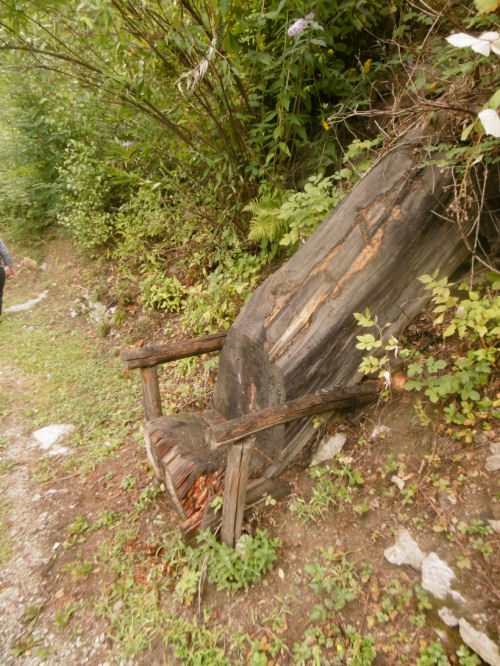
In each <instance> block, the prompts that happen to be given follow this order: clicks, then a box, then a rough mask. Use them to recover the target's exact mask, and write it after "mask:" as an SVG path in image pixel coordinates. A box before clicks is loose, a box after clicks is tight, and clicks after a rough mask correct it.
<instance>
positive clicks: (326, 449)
mask: <svg viewBox="0 0 500 666" xmlns="http://www.w3.org/2000/svg"><path fill="white" fill-rule="evenodd" d="M346 441H347V436H346V435H345V434H344V433H343V432H337V433H336V434H335V435H333V437H330V438H329V439H328V440H326V441H325V440H323V441H322V442H320V444H319V446H318V450H317V451H316V453H315V454H314V456H313V459H312V461H313V463H314V464H318V463H321V462H324V461H326V460H331V459H332V458H333V457H334V456H335V455H337V453H340V451H342V448H343V446H344V444H345V443H346Z"/></svg>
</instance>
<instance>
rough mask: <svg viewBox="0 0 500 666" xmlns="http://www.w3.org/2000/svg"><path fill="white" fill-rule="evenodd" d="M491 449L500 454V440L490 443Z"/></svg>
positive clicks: (495, 453) (495, 454)
mask: <svg viewBox="0 0 500 666" xmlns="http://www.w3.org/2000/svg"><path fill="white" fill-rule="evenodd" d="M490 451H491V452H492V454H493V455H494V456H497V455H500V442H493V443H492V444H490Z"/></svg>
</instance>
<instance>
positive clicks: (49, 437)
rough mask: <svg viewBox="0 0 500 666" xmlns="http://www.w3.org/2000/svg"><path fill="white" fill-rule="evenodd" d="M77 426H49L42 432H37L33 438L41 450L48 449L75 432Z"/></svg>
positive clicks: (41, 430) (42, 429)
mask: <svg viewBox="0 0 500 666" xmlns="http://www.w3.org/2000/svg"><path fill="white" fill-rule="evenodd" d="M74 429H75V426H74V425H72V424H66V423H65V424H60V425H49V426H45V428H40V430H35V432H34V433H33V437H34V438H35V439H36V441H37V442H38V443H39V444H40V448H42V449H48V448H50V447H51V446H52V444H54V443H55V442H57V440H59V439H61V438H62V437H65V436H66V435H69V434H70V433H72V432H73V430H74Z"/></svg>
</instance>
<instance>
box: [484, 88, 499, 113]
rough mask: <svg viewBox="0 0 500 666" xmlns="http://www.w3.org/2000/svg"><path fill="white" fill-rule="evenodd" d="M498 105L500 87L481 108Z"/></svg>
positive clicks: (491, 107)
mask: <svg viewBox="0 0 500 666" xmlns="http://www.w3.org/2000/svg"><path fill="white" fill-rule="evenodd" d="M499 106H500V88H499V89H498V90H497V91H496V92H494V93H493V95H492V96H491V97H490V98H489V100H488V101H487V102H486V104H485V105H484V107H483V109H497V108H498V107H499Z"/></svg>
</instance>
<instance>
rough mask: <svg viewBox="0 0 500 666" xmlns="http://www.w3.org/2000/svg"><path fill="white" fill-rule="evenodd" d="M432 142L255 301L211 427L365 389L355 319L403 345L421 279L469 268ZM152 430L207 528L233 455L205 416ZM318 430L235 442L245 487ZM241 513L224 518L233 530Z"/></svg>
mask: <svg viewBox="0 0 500 666" xmlns="http://www.w3.org/2000/svg"><path fill="white" fill-rule="evenodd" d="M429 142H430V138H429V137H425V136H422V135H421V134H420V135H419V136H416V135H415V134H412V135H409V136H407V137H406V139H405V140H403V141H402V142H401V143H400V144H399V145H398V146H397V147H396V148H395V149H394V150H392V151H391V152H389V153H388V154H386V155H385V157H384V158H383V159H381V160H380V162H379V163H378V164H377V165H376V166H374V167H373V168H372V170H371V171H370V172H369V173H368V174H367V175H366V176H365V177H364V178H363V179H362V180H361V181H360V182H359V183H358V185H357V186H356V187H355V188H354V189H353V191H352V192H351V193H350V194H349V196H347V197H346V199H345V200H344V201H343V202H342V203H341V204H340V205H339V206H338V207H337V208H336V209H335V210H334V211H333V212H332V214H331V215H330V216H329V217H328V219H326V220H325V221H324V222H323V223H322V225H321V226H320V227H319V228H318V229H317V230H316V232H315V233H314V234H313V235H312V236H311V237H310V238H309V239H308V240H307V242H306V243H305V244H304V245H303V246H302V247H301V248H300V250H299V251H298V252H297V253H296V254H295V255H294V256H293V257H292V258H291V259H290V261H288V262H287V263H286V264H285V265H284V266H283V267H282V268H281V269H280V270H278V271H277V272H276V273H275V274H273V275H272V276H271V277H269V278H268V279H267V280H266V281H265V282H264V283H263V284H262V285H261V286H260V287H259V288H258V289H257V290H256V291H255V292H254V294H253V295H252V297H251V298H250V299H249V301H248V302H247V304H246V305H245V306H244V308H243V309H242V311H241V313H240V315H239V316H238V318H237V319H236V321H235V323H234V324H233V325H232V326H231V328H230V329H229V332H228V335H227V338H226V342H225V344H224V347H223V349H222V352H221V357H220V362H219V370H218V377H217V384H216V393H215V416H214V415H213V414H212V415H211V417H210V418H208V421H209V422H210V423H212V422H213V419H214V418H215V419H216V420H217V419H218V420H219V421H220V422H223V421H229V420H232V419H238V418H239V417H241V416H243V415H246V414H249V413H251V412H256V411H260V410H263V409H266V408H273V407H276V406H279V405H283V403H285V402H289V401H291V400H294V399H296V398H299V397H301V396H306V395H307V394H311V393H314V392H318V391H321V390H332V389H334V388H335V387H336V386H341V387H348V386H353V385H355V384H357V383H359V381H360V380H361V375H360V373H359V371H358V366H359V363H360V361H361V357H362V355H363V353H362V352H360V351H359V350H357V349H356V335H359V334H360V333H361V332H362V331H361V329H360V328H359V327H358V326H357V325H356V321H355V319H354V317H353V313H354V312H362V311H364V310H365V308H367V307H368V308H370V310H371V312H372V313H373V314H374V315H377V317H378V322H379V324H380V325H381V326H384V325H385V324H386V323H389V324H390V326H389V327H388V328H387V329H386V330H385V332H386V334H387V335H390V334H393V335H395V336H398V335H399V334H400V333H401V331H402V330H403V329H404V328H405V326H406V325H407V324H408V323H410V321H411V320H412V319H413V318H414V317H415V316H416V315H417V314H418V313H419V312H420V311H421V310H422V308H423V307H424V306H425V305H426V303H427V302H428V300H429V295H428V293H427V292H424V290H423V287H422V285H421V284H420V282H419V281H418V280H417V278H418V276H420V275H422V274H423V273H431V272H433V271H434V270H436V269H439V270H440V272H441V274H442V275H449V274H450V273H451V272H453V271H454V270H455V269H456V268H457V267H458V266H459V265H460V264H461V263H462V262H463V260H464V259H465V257H466V256H467V250H466V248H465V246H464V245H463V243H462V240H461V236H460V232H459V230H458V228H457V227H456V226H455V225H453V224H451V223H448V222H446V221H445V220H444V219H443V217H439V216H438V215H436V214H435V213H443V212H444V211H445V209H446V205H447V202H448V201H449V199H450V197H451V194H452V192H451V174H450V172H447V171H444V170H441V169H439V168H437V167H433V166H427V167H425V168H421V167H420V162H421V158H422V155H421V151H420V148H421V147H422V146H423V145H425V144H426V143H429ZM193 419H194V420H193ZM223 429H224V428H223V427H221V430H223ZM215 430H217V428H215ZM146 431H147V437H146V439H147V442H148V448H149V456H150V459H151V461H152V462H153V466H154V467H155V470H156V473H157V476H158V477H159V478H161V479H162V480H163V481H165V482H166V485H167V489H168V491H169V493H170V496H171V498H172V501H173V503H174V506H175V507H176V509H177V511H178V512H179V514H180V515H181V517H182V518H183V520H184V521H185V524H186V525H189V526H193V525H199V524H200V521H201V520H202V517H203V516H204V515H206V506H207V499H206V498H207V497H210V496H211V494H213V493H215V494H217V493H220V491H221V487H222V484H223V483H224V473H225V472H224V470H225V468H226V460H227V452H226V451H225V450H224V447H223V448H222V449H218V450H217V451H211V450H210V447H209V446H208V441H210V439H211V436H210V434H209V431H208V430H207V420H206V419H204V418H203V416H202V415H182V414H181V415H175V416H171V417H162V418H159V419H155V420H153V421H151V422H150V423H148V424H147V428H146ZM313 433H314V427H313V425H312V419H311V418H306V419H302V420H300V421H298V422H297V421H296V422H293V423H291V424H285V423H281V424H280V425H277V426H274V427H272V428H270V429H267V430H264V431H262V432H256V433H255V434H253V435H252V440H253V441H252V449H251V453H250V452H249V451H247V450H246V449H245V447H244V446H243V445H240V444H237V445H230V446H237V447H239V448H238V450H235V452H234V454H233V457H234V455H237V453H238V452H239V453H238V455H240V457H242V456H243V457H242V461H243V462H242V464H241V465H240V467H241V469H240V471H239V472H238V473H237V475H236V476H237V478H236V476H235V478H234V479H233V482H232V483H233V485H234V486H235V488H236V486H238V488H239V485H238V484H241V483H242V480H243V481H246V475H247V474H249V475H250V479H255V478H257V477H259V478H260V479H261V480H260V481H259V482H258V483H257V485H256V487H260V486H259V484H261V483H267V482H266V481H265V478H266V477H267V479H268V480H269V478H270V477H273V476H275V475H278V474H279V473H280V471H281V470H282V469H283V468H284V467H286V465H287V464H288V463H289V462H291V461H292V460H293V458H294V457H295V456H296V455H297V454H298V453H299V452H300V450H301V449H302V448H303V446H304V445H305V443H306V442H307V441H308V440H309V439H310V437H311V435H312V434H313ZM229 439H230V435H229ZM195 440H196V441H195ZM212 441H213V439H212ZM244 449H245V450H244ZM247 454H248V455H247ZM250 458H251V459H250ZM235 467H236V466H234V465H233V468H235ZM250 483H252V481H250ZM235 484H236V485H235ZM243 485H244V484H243ZM262 487H263V486H262ZM200 489H201V490H200ZM238 493H239V490H238ZM236 495H237V493H236V491H235V495H234V496H236ZM199 497H202V500H201V501H198V499H197V498H199ZM193 498H194V499H193ZM190 502H191V504H190ZM193 502H194V504H193ZM238 512H239V514H240V513H241V507H238V509H237V513H238ZM233 513H234V511H233ZM239 514H238V516H236V514H235V515H232V513H231V512H229V513H228V514H227V515H226V519H227V530H228V532H230V531H231V530H233V529H234V525H233V523H234V524H235V523H237V522H238V520H239V518H240V517H241V516H240V515H239ZM210 520H211V519H210ZM235 529H236V532H237V529H238V526H237V525H236V528H235Z"/></svg>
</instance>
